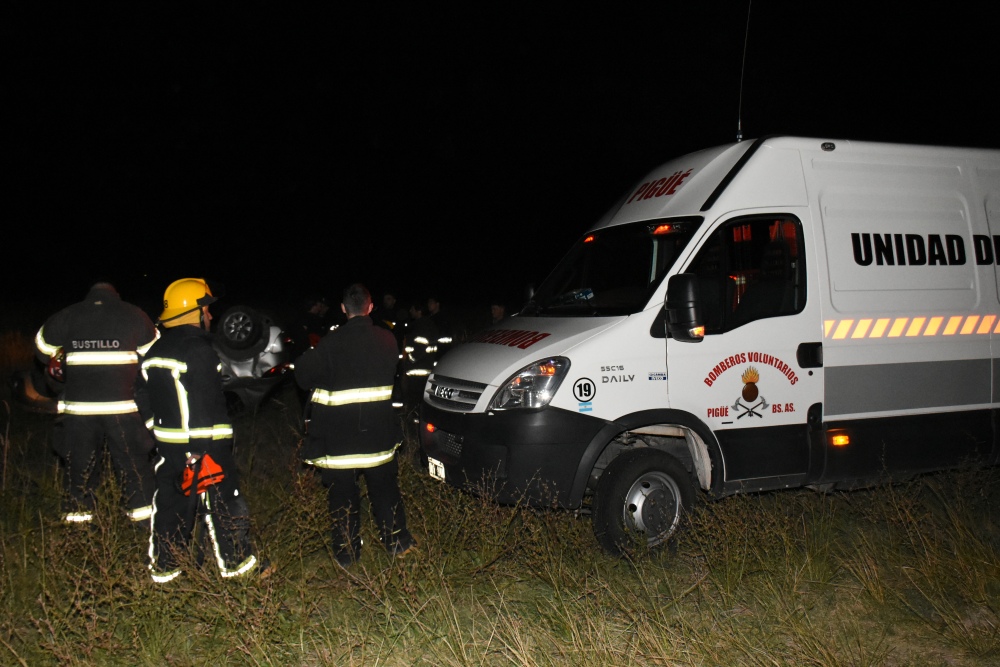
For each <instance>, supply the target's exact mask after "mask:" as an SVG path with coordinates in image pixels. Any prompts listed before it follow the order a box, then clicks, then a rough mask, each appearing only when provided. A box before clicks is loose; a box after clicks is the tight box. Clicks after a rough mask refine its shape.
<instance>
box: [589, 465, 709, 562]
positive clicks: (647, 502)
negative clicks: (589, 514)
mask: <svg viewBox="0 0 1000 667" xmlns="http://www.w3.org/2000/svg"><path fill="white" fill-rule="evenodd" d="M694 501H695V488H694V483H693V481H692V479H691V475H690V474H689V473H688V472H687V470H685V469H684V466H683V465H681V463H680V461H678V460H677V459H676V458H674V457H673V456H670V455H669V454H667V453H665V452H662V451H660V450H658V449H652V448H648V447H643V448H641V449H634V450H631V451H628V452H625V453H623V454H621V455H620V456H619V457H618V458H616V459H615V460H614V461H612V462H611V465H609V466H608V468H607V470H605V471H604V474H603V475H601V479H600V480H599V481H598V483H597V490H596V492H595V493H594V508H593V521H594V535H595V536H596V537H597V541H598V542H599V543H600V545H601V547H602V548H603V549H604V550H605V551H606V552H608V553H609V554H611V555H613V556H624V555H626V554H628V553H630V552H632V551H633V550H634V548H635V547H637V546H641V545H642V544H643V543H645V545H646V547H647V548H652V547H656V546H660V545H662V544H664V543H666V542H667V541H669V540H670V538H671V537H673V535H674V533H676V532H677V529H678V527H679V526H680V522H681V518H682V517H683V516H684V513H685V512H687V511H689V510H690V509H691V508H692V507H693V506H694Z"/></svg>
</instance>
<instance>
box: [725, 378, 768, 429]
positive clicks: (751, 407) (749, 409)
mask: <svg viewBox="0 0 1000 667" xmlns="http://www.w3.org/2000/svg"><path fill="white" fill-rule="evenodd" d="M740 377H741V379H742V380H743V392H742V394H741V395H740V397H739V398H737V399H736V402H735V403H733V410H735V411H736V413H737V414H738V415H739V416H738V417H737V418H736V419H743V418H744V417H747V416H753V417H760V418H761V419H763V418H764V415H763V414H762V413H763V412H764V410H766V409H767V407H768V402H767V399H765V398H764V397H763V396H761V395H760V390H759V389H758V388H757V383H758V382H760V373H758V372H757V369H756V368H754V367H753V366H750V367H748V368H747V369H746V370H745V371H743V375H742V376H740ZM757 399H760V400H757ZM744 401H745V403H744Z"/></svg>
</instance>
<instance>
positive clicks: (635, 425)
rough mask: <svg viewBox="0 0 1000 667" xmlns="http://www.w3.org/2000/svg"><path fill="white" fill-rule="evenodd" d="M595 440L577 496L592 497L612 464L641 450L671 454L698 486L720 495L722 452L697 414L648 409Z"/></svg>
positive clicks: (577, 485)
mask: <svg viewBox="0 0 1000 667" xmlns="http://www.w3.org/2000/svg"><path fill="white" fill-rule="evenodd" d="M609 426H613V427H616V428H615V430H613V431H609V430H607V429H605V430H603V431H602V432H601V433H599V434H598V437H595V438H594V440H592V441H591V444H590V446H589V447H588V448H587V454H586V455H585V456H584V457H583V460H582V461H581V462H580V463H581V465H580V469H579V471H578V474H577V480H576V483H575V485H574V494H573V497H575V498H577V499H581V498H582V497H583V496H591V495H593V494H594V493H595V492H596V490H597V485H598V484H599V482H600V478H601V477H602V476H603V474H604V471H605V470H606V469H607V467H608V466H610V465H611V464H612V462H613V461H614V460H615V459H616V458H618V457H619V456H621V455H622V454H624V453H625V452H628V451H631V450H633V449H637V448H643V447H649V448H652V449H656V450H659V451H663V452H665V453H667V454H670V455H671V456H673V457H674V458H675V459H677V460H678V461H680V462H681V463H682V464H684V465H685V467H686V468H687V470H688V471H689V472H691V474H692V475H693V476H694V478H695V480H696V484H697V486H698V487H699V488H701V489H702V490H704V491H708V492H709V493H710V494H711V495H716V494H717V492H718V490H719V488H721V484H722V481H723V475H721V474H720V471H721V470H723V465H722V453H721V449H720V448H719V443H718V441H717V440H716V439H715V436H714V434H713V433H712V431H711V430H710V429H709V428H708V427H707V426H705V424H703V423H702V422H701V421H700V420H698V419H697V418H696V417H694V416H693V415H690V414H688V413H686V412H681V411H678V410H645V411H643V412H638V413H634V414H631V415H626V416H624V417H622V418H620V419H618V420H616V421H615V422H613V423H609Z"/></svg>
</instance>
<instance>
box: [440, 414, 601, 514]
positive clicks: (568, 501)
mask: <svg viewBox="0 0 1000 667" xmlns="http://www.w3.org/2000/svg"><path fill="white" fill-rule="evenodd" d="M606 424H607V422H605V421H604V420H601V419H597V418H595V417H591V416H589V415H582V414H578V413H575V412H568V411H566V410H560V409H557V408H542V409H540V410H509V411H502V412H494V413H485V414H483V413H458V412H447V411H444V410H441V409H439V408H435V407H432V406H430V405H427V404H426V403H425V404H423V405H422V406H421V417H420V446H421V449H422V450H423V453H424V454H425V455H426V456H429V457H431V458H434V459H436V460H438V461H440V462H441V463H443V464H444V470H445V481H447V482H448V483H449V484H451V485H453V486H456V487H459V488H461V489H464V490H466V491H471V492H472V493H475V494H476V495H482V496H487V497H490V498H491V499H493V500H495V501H496V502H499V503H502V504H520V503H525V504H528V505H530V506H532V507H562V508H567V509H575V508H577V507H579V506H580V503H581V502H582V500H583V499H582V494H579V493H578V494H577V495H580V496H581V497H572V494H571V490H572V488H573V482H574V480H575V479H576V478H577V475H578V473H579V468H580V462H581V460H582V459H583V455H584V452H585V451H586V449H587V447H588V445H589V444H590V443H591V441H592V440H593V439H594V438H595V437H596V436H597V434H598V432H599V431H600V430H601V429H602V428H604V426H605V425H606ZM429 425H430V426H432V427H433V431H432V430H431V429H430V428H429ZM587 472H588V473H589V471H587Z"/></svg>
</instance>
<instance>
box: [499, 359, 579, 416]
mask: <svg viewBox="0 0 1000 667" xmlns="http://www.w3.org/2000/svg"><path fill="white" fill-rule="evenodd" d="M568 371H569V359H567V358H565V357H551V358H547V359H541V360H539V361H536V362H534V363H532V364H529V365H527V366H525V367H524V368H522V369H521V370H519V371H518V372H517V373H515V374H514V375H513V376H512V377H511V378H510V379H509V380H507V382H506V383H504V385H503V386H502V387H500V389H499V390H498V391H497V393H496V394H495V395H494V396H493V400H492V401H490V406H489V409H490V410H513V409H515V408H541V407H545V406H546V405H548V404H549V401H551V400H552V398H553V397H554V396H555V395H556V391H558V389H559V385H560V384H562V381H563V378H565V377H566V373H567V372H568Z"/></svg>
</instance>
